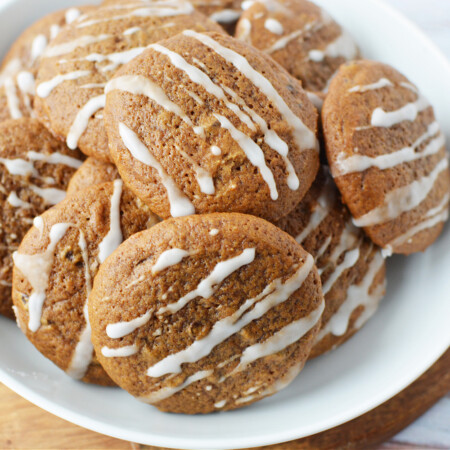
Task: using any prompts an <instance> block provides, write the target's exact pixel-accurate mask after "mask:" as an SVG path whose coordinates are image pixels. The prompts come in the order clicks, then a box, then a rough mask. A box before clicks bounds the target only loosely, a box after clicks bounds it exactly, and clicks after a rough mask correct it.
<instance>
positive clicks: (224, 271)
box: [157, 248, 256, 315]
mask: <svg viewBox="0 0 450 450" xmlns="http://www.w3.org/2000/svg"><path fill="white" fill-rule="evenodd" d="M255 255H256V250H255V249H254V248H246V249H245V250H244V251H243V252H242V253H241V254H239V255H238V256H235V257H233V258H230V259H227V260H226V261H221V262H219V263H217V264H216V266H215V267H214V269H213V270H212V271H211V273H210V274H209V275H208V276H207V277H206V278H204V279H203V280H202V281H201V282H200V283H199V284H198V286H197V287H196V288H195V289H194V290H193V291H190V292H188V293H187V294H186V295H184V296H183V297H181V298H180V299H179V300H177V301H176V302H173V303H169V304H168V305H167V306H163V307H161V308H159V309H158V311H157V314H158V315H162V314H164V313H166V312H169V313H170V314H175V313H176V312H178V311H179V310H180V309H182V308H184V307H185V306H186V305H187V304H188V303H189V302H190V301H191V300H194V299H195V298H197V297H202V298H208V297H211V296H212V295H213V294H214V292H215V291H216V290H217V289H218V288H219V286H220V284H221V283H222V282H223V280H225V278H227V277H229V276H230V275H231V274H232V273H233V272H236V271H237V270H239V269H240V268H241V267H243V266H246V265H248V264H250V263H252V262H253V261H254V259H255Z"/></svg>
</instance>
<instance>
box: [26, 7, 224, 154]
mask: <svg viewBox="0 0 450 450" xmlns="http://www.w3.org/2000/svg"><path fill="white" fill-rule="evenodd" d="M155 5H156V6H154V7H153V6H147V7H142V5H136V4H133V5H123V7H122V8H113V7H104V8H96V9H95V10H93V11H90V12H88V13H86V14H83V16H81V17H79V18H78V19H77V20H75V21H74V22H73V23H72V24H71V25H69V26H67V27H65V28H64V30H62V31H61V33H59V35H58V36H57V37H56V38H55V39H54V40H53V41H52V43H51V45H50V46H49V47H48V48H47V49H46V50H45V52H44V54H43V56H42V58H41V64H40V68H39V72H38V76H37V80H36V94H37V96H36V100H35V105H34V107H35V112H36V115H37V117H38V118H39V120H41V121H42V122H43V123H44V124H45V125H46V126H47V128H49V129H50V130H51V131H52V132H53V133H54V134H55V135H56V136H58V137H60V138H62V139H65V140H66V142H67V145H68V147H70V148H76V147H77V146H78V147H79V148H80V149H81V151H82V152H83V153H85V154H87V155H88V156H94V157H95V158H97V159H100V160H102V161H106V162H109V161H110V155H109V151H108V141H107V138H106V132H105V128H104V125H103V112H102V110H103V107H104V104H105V95H104V85H105V83H106V82H107V81H108V80H110V78H111V77H112V76H113V75H114V73H115V72H116V71H117V69H118V68H119V67H120V66H121V65H123V64H125V63H127V62H128V61H130V60H132V59H133V58H134V57H136V56H137V55H138V54H140V53H141V52H142V51H144V49H145V48H146V47H147V45H148V44H150V43H152V42H156V41H159V40H161V39H164V38H167V37H170V36H172V35H174V34H177V33H179V32H180V31H182V30H184V29H186V28H191V29H194V30H197V31H200V32H201V31H207V30H221V28H220V27H219V25H217V24H216V23H214V22H212V21H209V20H208V19H207V18H206V17H204V16H203V15H201V14H200V13H197V12H195V11H194V10H193V7H192V5H191V4H190V3H188V2H183V1H179V2H176V3H174V2H171V3H170V5H169V6H167V7H165V6H164V4H161V3H157V4H156V3H155Z"/></svg>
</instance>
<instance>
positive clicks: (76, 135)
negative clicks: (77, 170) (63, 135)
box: [66, 94, 106, 150]
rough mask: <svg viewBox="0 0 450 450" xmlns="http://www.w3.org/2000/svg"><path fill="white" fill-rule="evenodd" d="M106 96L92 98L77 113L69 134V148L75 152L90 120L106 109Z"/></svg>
mask: <svg viewBox="0 0 450 450" xmlns="http://www.w3.org/2000/svg"><path fill="white" fill-rule="evenodd" d="M105 101H106V96H105V95H104V94H102V95H98V96H97V97H93V98H91V99H90V100H89V101H88V102H87V103H86V104H85V105H84V106H83V107H82V108H81V109H80V110H79V111H78V113H77V115H76V117H75V120H74V122H73V123H72V125H71V127H70V130H69V133H68V134H67V142H66V143H67V147H69V148H70V149H72V150H75V149H76V148H77V147H78V140H79V139H80V137H81V136H82V135H83V133H84V132H85V131H86V128H87V126H88V123H89V119H90V118H91V117H92V116H93V115H94V114H95V113H96V112H97V111H98V110H99V109H102V108H104V107H105Z"/></svg>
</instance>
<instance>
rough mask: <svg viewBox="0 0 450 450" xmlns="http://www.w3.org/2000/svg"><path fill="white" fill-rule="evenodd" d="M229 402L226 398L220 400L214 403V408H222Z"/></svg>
mask: <svg viewBox="0 0 450 450" xmlns="http://www.w3.org/2000/svg"><path fill="white" fill-rule="evenodd" d="M226 404H227V401H226V400H219V401H218V402H217V403H214V408H216V409H221V408H223V407H224V406H225V405H226Z"/></svg>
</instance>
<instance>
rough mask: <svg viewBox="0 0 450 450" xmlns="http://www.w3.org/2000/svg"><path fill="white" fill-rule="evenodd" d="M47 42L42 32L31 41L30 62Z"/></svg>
mask: <svg viewBox="0 0 450 450" xmlns="http://www.w3.org/2000/svg"><path fill="white" fill-rule="evenodd" d="M47 44H48V41H47V37H46V36H45V35H44V34H38V35H37V36H36V37H35V38H34V39H33V42H32V43H31V63H33V62H34V61H36V60H37V59H38V58H39V57H40V56H41V55H42V54H43V53H44V50H45V49H46V47H47Z"/></svg>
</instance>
